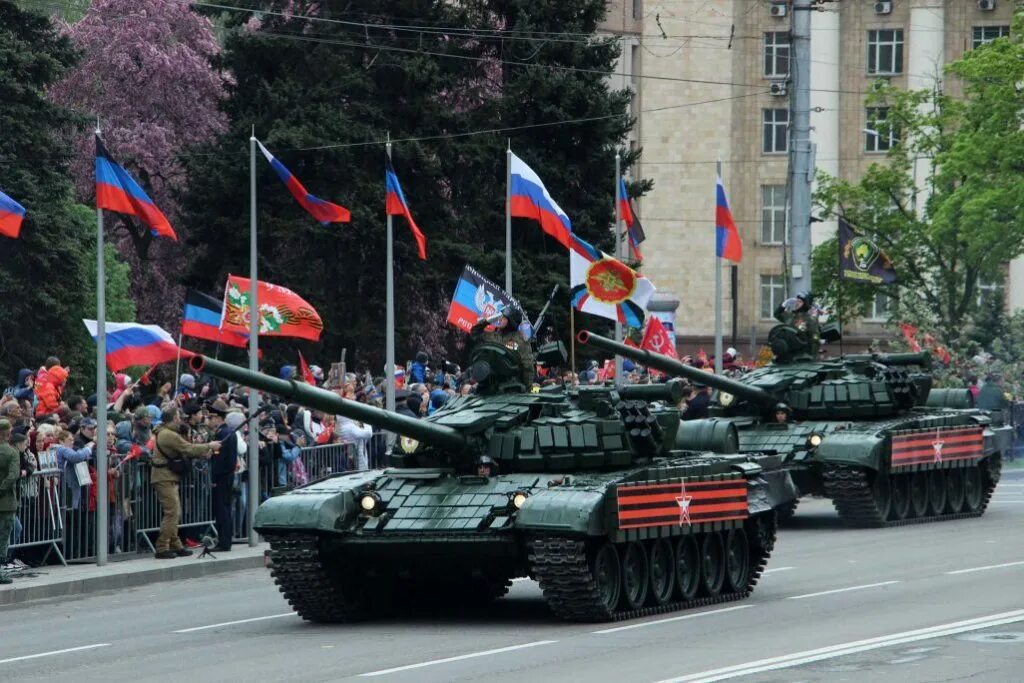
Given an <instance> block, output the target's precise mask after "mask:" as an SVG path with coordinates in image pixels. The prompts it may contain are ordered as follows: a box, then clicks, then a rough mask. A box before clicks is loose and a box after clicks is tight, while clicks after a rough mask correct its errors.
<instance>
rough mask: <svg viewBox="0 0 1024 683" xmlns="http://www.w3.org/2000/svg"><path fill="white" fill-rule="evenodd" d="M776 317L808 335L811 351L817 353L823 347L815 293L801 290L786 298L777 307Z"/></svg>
mask: <svg viewBox="0 0 1024 683" xmlns="http://www.w3.org/2000/svg"><path fill="white" fill-rule="evenodd" d="M775 319H776V320H778V321H779V322H781V323H782V324H784V325H790V326H791V327H795V328H796V329H797V330H799V331H800V332H803V333H804V334H805V335H807V341H808V343H809V344H810V351H811V353H812V354H814V355H817V353H818V349H819V348H820V347H821V326H820V325H819V324H818V313H817V309H816V308H815V306H814V295H813V294H811V293H810V292H800V293H799V294H797V295H796V296H794V297H791V298H789V299H786V300H785V301H783V302H782V303H781V304H779V306H778V308H776V309H775Z"/></svg>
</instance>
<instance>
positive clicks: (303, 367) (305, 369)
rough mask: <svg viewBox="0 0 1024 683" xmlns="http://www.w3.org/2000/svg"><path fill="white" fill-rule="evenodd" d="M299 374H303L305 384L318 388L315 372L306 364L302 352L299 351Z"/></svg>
mask: <svg viewBox="0 0 1024 683" xmlns="http://www.w3.org/2000/svg"><path fill="white" fill-rule="evenodd" d="M299 372H301V373H302V381H303V382H305V383H306V384H308V385H310V386H314V387H315V386H316V377H314V376H313V371H312V370H310V369H309V365H307V364H306V359H305V358H303V357H302V351H299Z"/></svg>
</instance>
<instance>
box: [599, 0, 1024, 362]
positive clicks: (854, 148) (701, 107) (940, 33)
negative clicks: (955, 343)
mask: <svg viewBox="0 0 1024 683" xmlns="http://www.w3.org/2000/svg"><path fill="white" fill-rule="evenodd" d="M609 7H610V13H609V26H608V29H609V31H610V32H612V33H616V34H618V35H622V36H623V39H624V41H628V48H629V49H628V50H624V52H623V61H624V62H626V63H627V64H624V65H623V66H624V67H625V66H627V65H628V68H629V71H628V72H627V71H625V69H623V73H629V74H632V78H631V79H630V80H629V83H630V85H631V87H633V88H634V89H635V90H636V91H637V93H638V95H637V97H636V98H635V101H634V112H635V113H636V114H637V116H638V118H639V125H638V128H637V131H636V132H635V135H636V140H635V144H638V145H640V146H641V147H642V148H643V155H642V157H641V161H640V164H639V167H638V168H637V169H636V170H635V172H636V173H637V174H639V175H640V176H643V177H646V178H651V179H653V180H654V189H653V191H652V192H650V193H649V194H648V195H647V196H645V197H644V198H642V200H641V201H640V202H639V214H640V217H641V219H642V222H643V224H644V227H645V230H646V233H647V242H646V243H645V245H644V254H645V257H646V258H645V262H644V272H645V273H646V274H648V275H649V276H650V277H651V278H652V280H653V281H654V282H655V283H656V284H657V286H658V288H659V292H661V293H663V294H665V295H667V296H668V297H670V298H674V299H677V300H678V301H679V306H678V309H677V311H676V334H677V338H678V339H679V342H680V343H681V345H682V346H683V348H686V349H693V348H697V347H699V346H704V347H708V348H709V344H710V343H711V340H712V335H713V332H714V329H713V325H714V211H715V195H714V188H715V175H716V165H717V163H718V161H719V160H720V161H721V168H722V177H723V180H724V183H725V187H726V189H727V191H728V196H729V203H730V205H731V209H732V213H733V216H734V218H735V220H736V224H737V226H738V228H739V231H740V234H741V236H742V240H743V248H744V256H743V261H742V262H741V263H740V264H739V265H738V266H731V264H730V265H726V267H725V268H724V273H723V301H722V308H723V316H724V326H723V328H724V332H725V341H726V346H730V345H733V346H736V347H737V348H738V349H739V350H740V351H741V352H744V353H752V352H753V351H754V350H755V349H756V348H758V346H759V345H760V344H761V343H763V340H764V339H765V336H766V333H767V331H768V330H769V329H770V328H771V326H772V325H773V324H774V321H773V319H772V312H773V311H774V308H775V306H776V305H777V304H778V303H780V302H781V301H782V300H783V299H785V298H786V297H787V296H789V295H790V292H788V291H787V285H786V282H787V278H786V276H785V275H784V273H785V267H786V263H785V259H786V255H785V253H784V252H786V251H787V250H788V247H787V246H786V242H787V238H788V235H787V229H786V225H787V222H788V221H787V201H788V200H787V198H788V187H787V169H788V164H787V152H788V150H789V146H790V143H791V141H790V139H789V125H788V124H789V103H790V100H789V96H788V87H787V86H788V78H787V77H788V74H789V69H790V58H791V54H790V38H789V28H790V19H791V12H792V8H791V6H790V3H788V2H782V1H774V2H773V1H771V0H661V1H660V2H652V1H650V0H648V1H646V2H643V1H642V0H629V1H627V2H626V3H624V4H623V3H610V4H609ZM1012 13H1013V4H1012V2H1010V1H1009V0H996V1H995V2H991V3H989V2H981V3H979V2H978V0H892V1H891V2H869V1H867V0H863V1H854V0H840V1H837V2H829V3H824V4H822V5H821V9H820V10H819V11H816V12H814V13H813V14H812V22H811V87H812V92H811V109H812V114H811V126H812V133H811V142H812V143H813V144H814V146H815V165H816V169H817V170H821V171H825V172H827V173H829V174H832V175H835V176H838V177H841V178H844V179H847V180H856V179H857V178H859V177H860V175H861V174H862V173H863V172H864V170H865V169H866V168H867V167H868V166H869V165H870V164H872V163H874V162H876V161H879V160H882V159H884V157H885V153H886V151H887V150H888V147H889V145H890V144H891V143H892V140H889V139H888V138H887V137H885V136H882V135H878V134H876V133H873V132H872V130H873V126H875V125H877V122H878V121H879V120H880V119H883V118H884V116H885V111H884V109H883V110H880V109H875V110H872V109H868V108H867V107H866V106H865V104H864V98H865V93H866V91H867V89H868V88H869V86H870V85H871V83H872V82H873V81H874V80H875V79H877V78H888V79H889V80H890V81H891V82H892V83H893V84H894V85H897V86H899V87H906V88H913V89H920V88H930V87H934V86H935V85H936V83H937V82H938V80H939V79H941V74H942V71H943V68H944V66H945V64H947V63H949V62H950V61H953V60H955V59H957V58H959V57H960V56H961V55H962V54H963V52H964V51H965V50H969V49H972V48H973V47H976V46H977V45H979V44H981V43H982V42H985V41H988V40H992V39H994V38H996V37H999V36H1001V35H1005V34H1007V33H1008V32H1009V27H1010V23H1011V16H1012ZM627 53H628V54H627ZM638 76H639V77H638ZM621 83H622V84H625V83H626V81H625V77H623V79H622V80H621ZM943 87H945V88H946V91H947V92H952V90H951V89H952V88H955V87H956V85H955V83H950V84H946V83H943ZM954 94H955V93H954ZM919 163H921V164H926V163H927V161H926V160H922V161H921V162H919ZM916 177H917V178H920V179H924V178H927V177H928V170H927V168H921V169H918V172H917V173H916ZM926 189H927V188H921V192H920V193H919V201H920V197H921V196H923V193H924V192H925V191H926ZM811 230H812V242H813V243H814V244H815V245H817V244H820V243H821V242H822V241H824V240H826V239H828V238H829V237H831V236H832V235H834V234H835V230H836V226H835V223H834V222H815V223H812V228H811ZM726 263H727V264H728V262H726ZM733 271H735V272H733ZM1008 275H1009V277H1008V279H1007V284H1008V285H1009V297H1008V299H1009V303H1010V305H1011V307H1015V308H1016V307H1020V306H1024V262H1021V263H1017V262H1015V263H1013V264H1011V265H1010V267H1009V270H1008ZM1015 285H1016V286H1015ZM1014 292H1017V293H1019V294H1020V296H1021V299H1022V300H1021V301H1017V300H1016V299H1015V298H1014ZM885 319H886V302H885V300H884V298H883V297H879V299H878V300H877V301H876V302H875V306H874V310H873V314H872V315H871V316H869V318H868V319H867V320H864V321H861V322H859V323H858V324H857V325H855V326H853V327H851V329H849V330H847V334H846V338H847V341H848V342H849V343H850V345H851V346H852V347H854V348H856V347H857V346H863V345H864V344H866V343H869V342H870V341H871V340H872V339H876V338H878V337H880V336H885V335H886V332H885V331H884V329H883V323H884V321H885Z"/></svg>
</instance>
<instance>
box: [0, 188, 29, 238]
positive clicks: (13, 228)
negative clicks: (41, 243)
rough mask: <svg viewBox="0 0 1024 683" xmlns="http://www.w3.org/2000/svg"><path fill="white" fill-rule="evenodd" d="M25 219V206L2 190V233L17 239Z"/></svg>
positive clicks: (0, 229) (0, 210) (0, 232)
mask: <svg viewBox="0 0 1024 683" xmlns="http://www.w3.org/2000/svg"><path fill="white" fill-rule="evenodd" d="M24 219H25V207H24V206H22V205H21V204H19V203H18V202H16V201H14V200H13V199H11V198H10V197H8V196H7V195H6V194H4V193H3V192H2V191H0V235H3V236H4V237H10V238H12V239H17V237H18V235H20V234H21V222H22V221H23V220H24Z"/></svg>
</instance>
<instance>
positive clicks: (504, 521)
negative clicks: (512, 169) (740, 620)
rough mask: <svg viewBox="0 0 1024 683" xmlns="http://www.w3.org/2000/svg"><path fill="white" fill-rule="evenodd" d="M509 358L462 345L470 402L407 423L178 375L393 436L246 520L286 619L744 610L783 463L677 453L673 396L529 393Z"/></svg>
mask: <svg viewBox="0 0 1024 683" xmlns="http://www.w3.org/2000/svg"><path fill="white" fill-rule="evenodd" d="M526 344H527V342H526V341H525V340H524V339H523V338H522V337H521V336H518V334H517V333H513V334H511V335H500V334H491V335H484V336H481V337H480V338H478V339H476V340H475V341H474V343H473V346H472V349H471V354H470V366H471V372H472V373H473V375H474V377H475V378H476V379H477V381H478V384H477V386H478V394H477V395H472V396H464V397H459V398H455V399H452V400H451V401H449V402H448V403H447V404H446V405H445V406H444V407H443V408H442V409H440V410H438V411H437V412H435V413H434V414H433V415H431V416H430V417H428V418H426V419H423V420H417V419H414V418H409V417H403V416H401V415H397V414H394V413H390V412H387V411H384V410H380V409H377V408H374V407H371V406H367V405H364V404H361V403H357V402H354V401H349V400H345V399H343V398H340V397H338V396H337V395H335V394H334V393H332V392H329V391H325V390H323V389H318V388H315V387H311V386H308V385H305V384H302V383H298V382H294V381H286V380H281V379H277V378H275V377H271V376H267V375H263V374H257V373H251V372H249V371H247V370H244V369H242V368H238V367H235V366H233V365H229V364H226V363H222V362H218V361H215V360H212V359H206V358H203V357H200V356H197V357H195V358H193V359H192V360H191V361H190V363H191V366H192V368H193V369H194V370H195V371H196V372H205V373H208V374H210V375H213V376H215V377H220V378H223V379H226V380H229V381H232V382H237V383H239V384H243V385H246V386H249V387H253V388H255V389H259V390H262V391H265V392H268V393H270V394H273V395H276V396H281V397H285V398H287V399H288V400H289V401H295V402H298V403H300V404H303V405H305V406H308V407H311V408H314V409H319V410H323V411H325V412H328V413H331V414H336V415H340V416H345V417H348V418H351V419H354V420H360V421H363V422H365V423H368V424H371V425H373V426H375V427H377V428H379V429H385V430H390V431H392V432H393V433H395V434H397V435H398V438H397V439H396V441H395V445H394V447H393V449H392V451H391V454H390V467H387V468H385V469H379V470H369V471H360V472H347V473H341V474H334V475H331V476H329V477H327V478H325V479H322V480H319V481H315V482H313V483H310V484H309V485H307V486H304V487H301V488H298V489H296V490H294V491H291V492H288V493H285V494H284V495H281V496H277V497H274V498H271V499H270V500H268V501H266V502H264V503H263V504H262V505H261V506H260V508H259V510H258V512H257V515H256V528H257V529H258V530H259V532H260V533H261V534H262V535H264V536H265V537H266V538H267V539H268V540H269V541H270V545H271V550H270V557H271V564H272V569H271V571H272V573H273V576H274V579H275V581H276V582H277V584H278V586H279V587H280V589H281V591H282V592H283V593H284V596H285V597H286V598H287V600H288V601H289V603H290V604H291V605H292V606H293V607H294V609H295V610H296V611H297V612H298V613H299V614H300V615H301V616H302V617H303V618H305V619H308V620H311V621H316V622H336V621H346V620H354V619H365V618H369V617H372V616H375V615H377V614H380V613H382V612H385V611H386V610H387V609H388V608H394V607H396V606H398V607H401V605H402V604H403V603H404V601H406V600H409V599H414V598H415V597H416V596H420V597H422V596H423V595H427V594H429V595H432V596H435V598H436V599H439V600H441V602H442V603H444V602H446V601H452V602H462V603H465V602H470V603H481V602H485V601H487V600H491V599H493V598H496V597H498V596H501V595H503V594H504V593H505V592H506V591H507V590H508V588H509V586H510V583H511V580H512V579H514V578H517V577H526V576H530V577H533V578H535V579H536V580H537V581H538V582H539V584H540V587H541V589H542V590H543V594H544V598H545V599H546V601H547V604H548V605H549V606H550V608H551V610H552V611H553V612H554V613H555V614H556V615H558V616H559V617H563V618H565V619H570V620H584V621H600V620H614V619H623V618H630V617H636V616H642V615H647V614H654V613H661V612H667V611H672V610H679V609H685V608H689V607H694V606H698V605H705V604H710V603H716V602H721V601H727V600H736V599H740V598H744V597H746V596H747V595H749V594H750V592H751V591H752V590H753V588H754V586H755V584H756V583H757V581H758V578H759V577H760V575H761V572H762V570H763V569H764V567H765V563H766V562H767V560H768V556H769V554H770V553H771V551H772V547H773V545H774V543H775V534H776V513H775V509H776V508H778V507H780V506H784V505H786V504H788V503H789V502H790V501H792V500H794V498H795V495H796V492H795V488H794V486H793V484H792V481H791V480H790V477H789V474H788V473H787V472H786V471H785V470H783V469H782V463H783V458H782V457H780V456H778V455H762V454H755V453H747V454H716V453H711V452H699V451H691V450H684V449H680V448H677V447H676V446H675V444H676V442H677V432H678V431H679V427H680V420H679V414H678V412H677V411H676V410H675V409H674V408H673V407H672V405H673V404H674V403H675V402H678V400H679V399H680V398H681V396H682V394H681V391H682V386H681V383H678V382H677V383H669V384H664V385H660V386H637V387H624V388H621V389H615V388H612V387H594V388H580V389H579V390H578V391H571V392H566V391H563V390H562V389H558V390H553V391H541V392H539V393H529V392H528V391H527V387H528V386H529V382H530V381H531V380H532V375H533V372H534V364H533V358H532V352H531V351H530V350H529V348H528V347H527V346H525V345H526ZM562 353H563V354H564V350H563V351H562ZM653 401H660V402H663V403H664V404H666V406H667V407H661V406H659V405H658V404H656V403H652V402H653Z"/></svg>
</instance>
